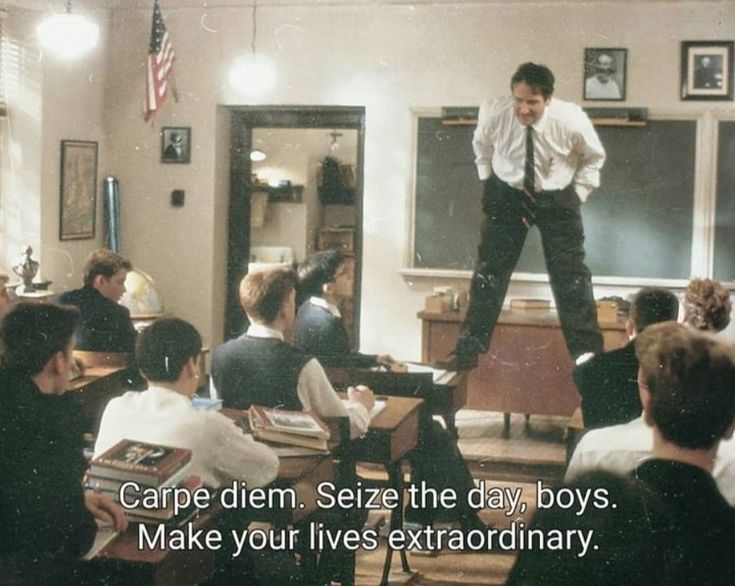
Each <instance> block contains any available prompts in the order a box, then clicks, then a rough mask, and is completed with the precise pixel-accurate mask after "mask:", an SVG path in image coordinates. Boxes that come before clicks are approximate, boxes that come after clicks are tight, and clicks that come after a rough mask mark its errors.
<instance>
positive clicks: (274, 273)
mask: <svg viewBox="0 0 735 586" xmlns="http://www.w3.org/2000/svg"><path fill="white" fill-rule="evenodd" d="M297 282H298V277H297V276H296V271H294V270H293V269H291V268H287V267H275V268H272V269H263V270H262V271H256V272H254V273H250V274H248V275H245V278H244V279H243V280H242V281H241V282H240V304H241V305H242V308H243V309H244V310H245V313H247V314H248V316H249V317H251V318H253V319H255V320H257V321H259V322H262V323H266V324H268V323H271V322H272V321H274V320H275V319H276V318H277V317H278V312H280V311H281V308H282V307H283V304H284V303H285V302H286V299H287V298H288V296H289V295H290V294H291V291H294V290H295V289H296V284H297Z"/></svg>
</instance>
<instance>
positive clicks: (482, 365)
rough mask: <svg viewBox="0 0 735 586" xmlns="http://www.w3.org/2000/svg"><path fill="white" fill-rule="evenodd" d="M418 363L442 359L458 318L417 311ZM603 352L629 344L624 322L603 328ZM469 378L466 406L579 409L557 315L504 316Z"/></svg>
mask: <svg viewBox="0 0 735 586" xmlns="http://www.w3.org/2000/svg"><path fill="white" fill-rule="evenodd" d="M418 316H419V317H420V318H421V320H422V336H421V345H422V348H421V361H422V362H426V363H432V362H436V361H439V360H445V359H446V358H447V356H448V355H449V353H450V352H451V351H452V350H453V349H454V346H455V344H456V341H457V337H458V336H459V328H460V324H461V322H462V319H463V316H462V315H461V314H459V313H441V314H437V313H426V312H423V311H422V312H419V314H418ZM600 329H601V331H602V335H603V338H604V343H605V349H606V350H612V349H614V348H619V347H621V346H623V345H624V344H625V343H626V342H627V336H626V334H625V325H624V322H623V321H622V320H618V321H617V322H615V323H609V324H605V323H601V324H600ZM479 358H480V362H479V365H478V367H477V368H475V369H473V370H471V371H470V372H469V374H468V376H467V407H469V408H470V409H481V410H487V411H501V412H504V413H526V414H539V415H564V416H569V415H571V414H572V412H573V411H574V410H575V409H576V408H577V407H579V395H578V394H577V390H576V388H575V386H574V383H573V382H572V378H571V374H572V368H573V366H574V365H573V363H572V359H571V357H570V356H569V353H568V352H567V348H566V344H565V343H564V336H563V335H562V332H561V327H560V325H559V320H558V318H557V316H556V312H551V311H524V312H511V311H503V312H502V313H501V314H500V318H499V320H498V324H497V326H496V327H495V331H494V333H493V337H492V342H491V344H490V350H489V351H488V352H487V354H481V355H480V357H479Z"/></svg>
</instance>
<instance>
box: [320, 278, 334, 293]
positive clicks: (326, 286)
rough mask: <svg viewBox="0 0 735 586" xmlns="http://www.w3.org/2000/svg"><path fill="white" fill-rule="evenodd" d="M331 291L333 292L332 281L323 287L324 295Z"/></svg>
mask: <svg viewBox="0 0 735 586" xmlns="http://www.w3.org/2000/svg"><path fill="white" fill-rule="evenodd" d="M331 290H332V281H330V282H329V283H324V284H323V285H322V293H327V294H328V293H329V292H330V291H331Z"/></svg>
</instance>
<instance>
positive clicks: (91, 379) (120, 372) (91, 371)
mask: <svg viewBox="0 0 735 586" xmlns="http://www.w3.org/2000/svg"><path fill="white" fill-rule="evenodd" d="M127 371H128V369H127V368H126V367H124V366H90V367H88V368H87V369H86V370H85V371H84V375H82V376H80V377H77V378H75V379H74V380H71V381H69V383H68V385H67V388H66V390H67V392H70V393H74V394H75V395H76V396H77V397H78V398H79V400H80V402H81V403H82V408H83V409H84V415H85V417H86V418H87V425H88V430H87V431H90V432H92V433H93V434H95V435H96V434H97V429H98V427H99V424H100V420H101V419H102V413H103V411H104V410H105V407H106V406H107V403H108V402H109V401H110V399H112V398H114V397H117V396H119V395H121V394H122V393H123V392H124V391H125V386H124V385H125V380H126V373H127Z"/></svg>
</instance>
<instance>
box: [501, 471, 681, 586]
mask: <svg viewBox="0 0 735 586" xmlns="http://www.w3.org/2000/svg"><path fill="white" fill-rule="evenodd" d="M600 489H602V490H605V491H607V496H605V498H606V499H607V500H608V503H615V507H614V508H613V507H612V506H607V507H604V508H603V507H601V508H598V507H597V506H595V504H596V503H597V497H592V498H590V499H589V501H588V505H587V507H586V508H585V511H584V513H583V514H581V515H580V514H579V510H580V507H578V506H574V507H568V506H565V507H561V506H558V505H553V506H551V507H550V508H543V509H538V510H537V511H536V513H535V514H534V516H533V520H532V521H531V524H530V526H529V530H530V531H532V532H535V531H541V532H543V533H544V534H547V535H548V534H549V533H550V532H551V531H563V532H575V533H574V534H576V535H579V534H578V533H576V532H577V531H579V532H582V533H583V534H584V535H588V532H589V531H593V532H594V533H593V534H592V535H591V539H590V542H589V543H588V544H587V545H583V544H582V543H581V542H580V541H581V540H580V541H578V540H576V539H575V540H574V541H573V542H572V545H571V547H562V548H558V547H539V546H536V547H530V546H529V547H528V548H527V549H523V550H521V551H520V552H519V553H518V558H517V559H516V562H515V564H514V566H513V569H512V570H511V573H510V575H509V576H508V581H507V582H506V584H507V586H554V585H559V586H561V585H563V586H567V585H572V584H581V585H585V584H595V585H596V586H622V585H633V584H647V585H651V584H662V585H663V584H667V583H668V584H671V582H667V578H668V576H667V574H666V570H667V568H665V567H661V566H662V564H661V561H662V560H663V559H664V557H663V556H664V552H663V551H662V544H660V543H658V542H657V541H656V540H655V539H652V537H653V535H652V533H653V527H652V526H651V523H650V507H651V503H650V499H648V498H647V496H648V495H647V494H646V492H645V489H644V488H643V487H641V486H640V485H638V484H637V483H635V482H634V481H633V480H632V479H630V478H625V477H622V476H618V475H615V474H610V473H609V472H602V471H595V472H587V473H585V474H584V475H582V476H580V477H579V478H577V479H575V481H574V482H572V483H570V484H567V485H564V486H561V487H559V488H557V489H555V490H554V493H555V494H560V493H561V491H564V490H566V491H568V490H572V491H579V494H594V492H595V491H598V492H597V494H599V491H600ZM527 543H533V542H532V541H531V540H530V539H529V540H528V541H527ZM536 543H538V541H537V542H536ZM582 553H584V555H580V554H582Z"/></svg>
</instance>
